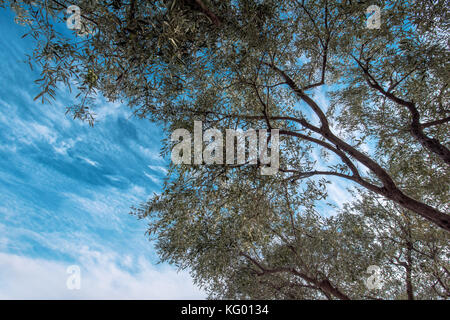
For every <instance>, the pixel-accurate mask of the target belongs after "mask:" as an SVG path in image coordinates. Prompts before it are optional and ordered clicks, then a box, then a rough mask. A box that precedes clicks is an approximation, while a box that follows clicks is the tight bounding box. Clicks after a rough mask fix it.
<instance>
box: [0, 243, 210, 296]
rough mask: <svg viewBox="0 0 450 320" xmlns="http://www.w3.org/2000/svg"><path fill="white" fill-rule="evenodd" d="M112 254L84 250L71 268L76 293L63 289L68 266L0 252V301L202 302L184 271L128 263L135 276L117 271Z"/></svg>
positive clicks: (141, 261) (141, 262)
mask: <svg viewBox="0 0 450 320" xmlns="http://www.w3.org/2000/svg"><path fill="white" fill-rule="evenodd" d="M119 258H121V257H116V256H114V255H113V254H103V253H100V252H95V251H89V249H88V248H86V250H85V252H84V255H83V256H82V257H80V260H79V261H78V262H76V263H72V264H78V265H79V266H80V269H81V288H80V290H69V289H68V288H67V285H66V282H67V279H68V277H69V276H70V275H69V274H68V273H67V267H68V266H69V265H72V264H69V263H62V262H57V261H50V260H44V259H34V258H29V257H24V256H19V255H14V254H9V253H0V299H203V298H205V294H204V293H203V292H202V291H201V290H199V289H198V288H196V287H195V286H194V285H193V283H192V279H191V277H190V276H189V274H188V273H186V272H177V271H176V270H174V269H173V268H170V267H162V268H156V267H155V266H154V265H152V264H150V263H149V262H148V261H147V260H145V259H144V258H142V257H141V258H138V259H137V260H135V261H132V258H131V257H129V256H126V257H123V260H124V262H125V264H126V265H131V264H132V263H134V266H135V269H136V271H133V272H129V271H126V270H124V269H123V268H121V267H120V266H119V265H118V263H117V259H119Z"/></svg>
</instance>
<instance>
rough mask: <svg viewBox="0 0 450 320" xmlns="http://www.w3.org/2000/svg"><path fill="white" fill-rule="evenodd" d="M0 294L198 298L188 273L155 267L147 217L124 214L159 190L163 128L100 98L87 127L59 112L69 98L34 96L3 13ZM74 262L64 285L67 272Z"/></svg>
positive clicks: (21, 44) (63, 92) (15, 32)
mask: <svg viewBox="0 0 450 320" xmlns="http://www.w3.org/2000/svg"><path fill="white" fill-rule="evenodd" d="M0 30H1V34H2V37H1V38H0V66H1V71H2V72H1V73H0V299H9V298H24V299H27V298H42V299H53V298H64V299H78V298H86V299H93V298H98V299H105V298H112V299H122V298H123V299H140V298H152V299H158V298H161V299H172V298H186V299H189V298H202V297H204V293H202V292H201V291H200V290H199V289H197V288H195V286H194V285H193V284H192V280H191V278H190V276H189V275H188V274H187V273H186V272H180V273H177V272H176V270H175V269H174V268H173V267H170V266H168V265H164V264H156V262H157V260H158V259H157V256H156V254H155V252H154V249H153V246H152V244H151V243H150V242H149V241H148V239H147V238H146V237H145V235H144V232H145V229H146V223H145V222H144V221H138V220H136V218H135V217H133V216H130V215H129V214H128V212H129V208H130V207H131V206H132V205H137V204H139V203H140V202H142V201H144V200H145V199H146V198H147V197H148V196H149V195H151V194H152V193H153V192H159V191H160V190H161V187H162V179H163V177H164V173H165V167H166V164H167V162H166V161H165V160H164V159H162V158H161V157H160V156H159V148H160V139H161V137H162V130H161V129H160V128H158V127H157V126H156V125H154V124H152V123H150V122H148V121H145V120H139V119H136V118H134V117H132V116H131V114H130V112H129V111H128V110H127V108H126V107H125V106H122V105H120V104H113V103H106V102H105V101H104V100H103V99H101V98H99V99H98V100H97V111H96V113H97V114H98V116H97V119H98V120H99V122H98V123H97V124H96V125H95V126H94V127H93V128H91V127H89V126H88V125H87V124H85V123H82V122H80V121H77V120H72V119H71V118H70V117H66V116H65V107H66V106H68V105H70V103H71V102H73V101H74V100H73V98H74V97H73V95H72V94H70V93H69V92H68V90H67V89H66V88H64V87H62V88H60V90H59V92H58V94H57V98H56V101H54V102H52V103H51V104H41V103H40V102H39V101H33V97H34V96H36V95H37V93H38V92H39V88H38V87H37V86H36V85H35V84H34V82H33V81H34V80H35V79H37V78H38V73H37V71H31V70H30V68H29V66H28V65H26V64H25V63H22V62H21V61H22V60H25V54H26V53H30V52H31V50H32V46H33V42H32V40H31V39H29V38H24V39H21V36H22V35H23V34H24V33H25V31H26V29H25V28H23V27H21V26H19V25H17V24H15V23H14V19H13V14H12V13H11V12H10V11H7V10H0ZM73 264H76V265H79V266H80V268H81V289H80V290H68V289H67V287H66V280H67V278H68V276H69V275H68V274H67V273H66V269H67V267H68V266H70V265H73Z"/></svg>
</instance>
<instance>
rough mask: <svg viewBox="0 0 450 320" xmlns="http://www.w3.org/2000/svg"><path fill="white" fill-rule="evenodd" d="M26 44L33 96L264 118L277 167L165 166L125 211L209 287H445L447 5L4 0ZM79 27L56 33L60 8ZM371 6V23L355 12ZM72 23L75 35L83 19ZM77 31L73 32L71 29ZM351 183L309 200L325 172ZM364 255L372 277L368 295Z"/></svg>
mask: <svg viewBox="0 0 450 320" xmlns="http://www.w3.org/2000/svg"><path fill="white" fill-rule="evenodd" d="M0 4H1V5H3V6H5V5H6V4H9V5H10V6H11V7H12V8H13V9H14V10H15V12H16V14H17V17H16V20H17V22H19V23H22V24H24V25H26V26H27V28H28V35H29V36H32V37H33V38H34V39H35V40H36V41H35V43H36V48H35V50H34V51H33V53H32V54H31V55H30V60H29V61H30V64H31V65H37V66H38V67H39V68H40V70H41V71H42V77H41V78H40V79H38V80H37V83H38V84H39V85H40V87H41V92H40V93H39V94H38V95H37V97H36V98H41V99H43V101H45V99H47V98H48V97H52V96H54V95H55V88H56V87H57V86H58V85H59V84H60V83H62V84H64V85H67V86H74V85H75V86H76V88H77V91H78V95H79V104H77V105H73V106H68V109H67V110H68V112H70V113H71V114H72V115H73V116H74V118H79V119H81V120H85V121H89V123H91V124H94V123H95V104H94V103H93V97H95V96H96V95H98V94H102V95H104V96H105V97H106V98H107V99H108V100H109V101H117V100H120V101H124V102H126V103H127V104H128V106H129V107H130V108H131V109H132V110H133V111H134V112H135V114H136V116H138V117H141V118H144V119H149V120H150V121H154V122H157V123H159V124H162V125H163V126H164V128H165V130H166V133H167V139H165V140H164V147H163V150H162V152H163V154H166V155H168V154H170V150H171V147H172V146H173V142H172V141H171V140H170V133H171V132H173V131H174V130H175V129H178V128H186V129H188V130H192V128H193V123H194V121H195V120H197V121H202V122H203V124H204V129H205V130H206V129H208V128H217V129H219V130H221V131H224V130H225V129H229V128H230V129H243V130H247V129H249V128H253V129H279V133H280V141H281V149H280V170H279V172H278V173H277V174H276V175H272V176H262V175H260V174H259V170H258V169H259V166H261V164H260V163H258V164H257V165H253V164H244V165H198V164H197V165H184V164H182V165H175V164H171V166H170V170H169V173H168V175H167V179H166V182H165V184H164V190H163V192H162V193H161V194H157V195H156V194H155V195H154V196H152V197H151V198H150V199H149V201H148V202H146V203H144V204H141V205H140V206H137V207H136V208H135V209H134V210H133V213H134V214H137V215H138V216H139V217H140V218H146V219H147V221H148V222H149V235H150V236H151V237H154V238H155V239H156V246H157V248H158V252H159V254H160V257H161V259H162V260H163V261H168V262H170V263H173V264H175V265H177V266H179V267H181V268H189V269H190V270H191V271H192V273H193V276H194V279H195V280H196V281H197V282H198V284H200V285H202V286H204V287H205V288H207V289H208V290H209V292H210V294H211V297H217V298H221V297H228V298H267V299H272V298H288V299H302V298H328V299H354V298H367V299H378V298H383V299H384V298H386V299H392V298H399V299H402V298H405V299H406V298H408V299H415V298H422V299H425V298H448V297H449V295H450V285H449V279H450V273H449V266H448V258H449V251H448V235H449V230H450V215H449V214H448V211H449V190H448V188H449V183H448V182H449V174H450V171H449V165H450V151H449V148H448V142H449V135H448V129H449V126H448V124H449V121H450V117H449V114H450V110H449V109H448V101H449V90H448V79H449V75H450V68H449V61H448V46H449V43H448V34H449V22H448V21H450V20H449V19H448V12H447V10H446V9H447V6H446V1H443V0H433V1H419V0H391V1H387V0H380V1H351V0H340V1H339V0H336V1H327V0H315V1H308V0H289V1H288V0H286V1H282V0H236V1H224V0H221V1H219V0H161V1H145V0H128V1H125V0H105V1H100V0H98V1H95V0H78V1H77V0H73V1H66V0H58V1H55V0H44V1H31V0H22V1H7V0H0ZM71 5H77V6H78V7H79V8H80V9H81V20H82V22H83V28H84V29H85V30H95V32H92V33H89V34H87V35H86V34H84V35H83V34H82V33H83V32H80V31H79V30H78V35H77V31H76V30H75V32H73V33H68V32H67V30H66V29H65V26H64V23H65V19H66V17H67V16H68V15H67V14H66V15H64V11H65V10H66V9H67V8H68V7H69V6H71ZM370 5H377V6H379V7H380V9H381V24H380V28H379V29H373V28H368V27H367V16H366V10H367V8H368V7H369V6H370ZM85 30H84V31H85ZM81 31H83V30H81ZM331 179H333V181H335V180H334V179H340V180H341V181H343V182H346V183H348V184H349V186H352V188H353V191H352V192H353V200H352V201H351V202H350V203H347V204H345V205H344V206H342V207H340V208H339V207H337V208H336V207H331V206H326V205H324V202H326V199H327V190H328V189H327V187H328V186H329V184H330V180H331ZM369 265H378V266H380V267H381V269H382V270H383V278H384V279H385V282H384V284H383V288H382V289H380V290H375V291H370V290H368V289H367V287H366V286H365V283H364V281H363V279H365V278H367V277H368V274H366V273H365V272H366V269H367V267H368V266H369Z"/></svg>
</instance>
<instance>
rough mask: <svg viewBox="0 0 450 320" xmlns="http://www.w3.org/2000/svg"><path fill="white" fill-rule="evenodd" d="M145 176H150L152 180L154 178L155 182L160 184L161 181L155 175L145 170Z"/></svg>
mask: <svg viewBox="0 0 450 320" xmlns="http://www.w3.org/2000/svg"><path fill="white" fill-rule="evenodd" d="M144 174H145V176H146V177H147V178H149V179H150V180H152V181H153V182H154V183H156V184H159V183H161V181H160V180H159V179H158V178H155V177H154V176H152V175H151V174H148V173H147V172H144Z"/></svg>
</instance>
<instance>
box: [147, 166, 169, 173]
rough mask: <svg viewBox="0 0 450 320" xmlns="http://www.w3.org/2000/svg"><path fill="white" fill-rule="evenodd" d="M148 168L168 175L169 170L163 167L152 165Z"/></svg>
mask: <svg viewBox="0 0 450 320" xmlns="http://www.w3.org/2000/svg"><path fill="white" fill-rule="evenodd" d="M148 167H149V168H150V169H152V170H154V171H160V172H162V173H164V174H167V169H166V168H164V167H163V166H152V165H149V166H148Z"/></svg>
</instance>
